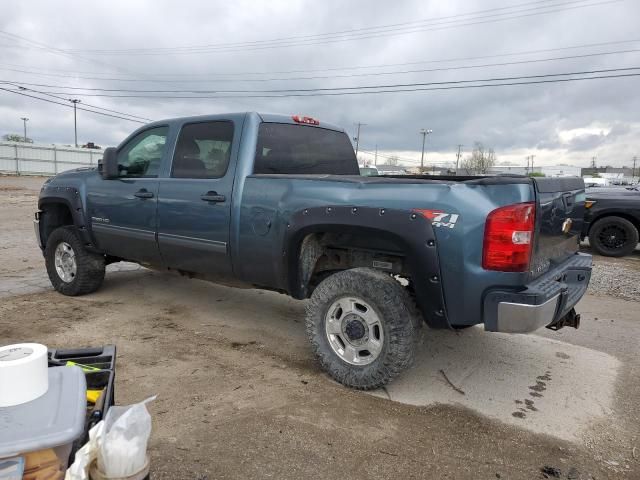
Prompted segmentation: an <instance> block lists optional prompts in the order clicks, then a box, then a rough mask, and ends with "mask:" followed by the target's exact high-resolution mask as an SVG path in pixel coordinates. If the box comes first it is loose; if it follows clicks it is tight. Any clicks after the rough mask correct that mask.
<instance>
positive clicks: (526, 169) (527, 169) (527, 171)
mask: <svg viewBox="0 0 640 480" xmlns="http://www.w3.org/2000/svg"><path fill="white" fill-rule="evenodd" d="M524 171H525V175H529V155H527V166H526V168H525V169H524Z"/></svg>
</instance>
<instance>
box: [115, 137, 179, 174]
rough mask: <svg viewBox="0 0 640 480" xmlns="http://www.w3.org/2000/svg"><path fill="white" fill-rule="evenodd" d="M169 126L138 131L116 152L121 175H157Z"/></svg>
mask: <svg viewBox="0 0 640 480" xmlns="http://www.w3.org/2000/svg"><path fill="white" fill-rule="evenodd" d="M168 132H169V127H156V128H150V129H149V130H145V131H144V132H140V133H139V134H138V135H136V136H135V137H133V138H132V139H131V140H130V141H129V143H127V144H126V145H125V146H124V148H122V149H121V150H120V151H119V152H118V172H119V174H120V176H121V177H128V178H132V177H133V178H139V177H157V176H158V171H159V170H160V162H161V161H162V155H163V154H164V149H165V145H166V143H167V133H168Z"/></svg>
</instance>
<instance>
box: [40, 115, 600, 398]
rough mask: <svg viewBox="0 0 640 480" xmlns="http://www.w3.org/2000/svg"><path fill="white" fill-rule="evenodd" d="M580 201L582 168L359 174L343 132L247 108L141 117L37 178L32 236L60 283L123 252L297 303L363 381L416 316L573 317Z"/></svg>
mask: <svg viewBox="0 0 640 480" xmlns="http://www.w3.org/2000/svg"><path fill="white" fill-rule="evenodd" d="M584 195H585V194H584V183H583V181H582V179H580V178H561V179H555V178H554V179H551V178H529V177H523V176H510V177H461V176H457V177H456V176H454V177H447V176H441V177H437V176H409V175H402V176H397V177H394V176H362V175H360V174H359V171H358V162H357V159H356V156H355V154H354V151H353V147H352V145H351V142H350V140H349V137H348V136H347V134H346V133H345V132H344V130H342V129H340V128H338V127H335V126H332V125H330V124H327V123H324V122H320V121H318V120H316V119H313V118H310V117H303V116H297V115H294V116H283V115H270V114H258V113H254V112H250V113H238V114H229V115H211V116H201V117H191V118H178V119H171V120H165V121H159V122H154V123H151V124H149V125H146V126H144V127H142V128H140V129H139V130H137V131H135V132H133V133H132V134H131V135H130V136H129V137H128V138H127V139H125V140H124V141H123V142H122V143H121V144H120V146H118V147H117V148H109V149H107V150H106V151H105V153H104V158H103V160H102V163H101V165H100V166H99V167H98V168H94V169H84V170H75V171H70V172H65V173H62V174H59V175H57V176H56V177H53V178H52V179H50V180H48V181H47V182H46V183H45V184H44V186H43V187H42V191H41V192H40V197H39V202H38V207H39V210H38V212H37V213H36V219H35V231H36V235H37V238H38V242H39V245H40V247H41V248H42V251H43V253H44V257H45V260H46V267H47V272H48V275H49V278H50V280H51V283H52V285H53V287H54V288H55V289H56V290H57V291H59V292H60V293H62V294H65V295H82V294H88V293H91V292H94V291H96V290H97V289H98V288H99V287H100V285H101V284H102V282H103V279H104V276H105V265H107V264H109V263H113V262H118V261H131V262H137V263H139V264H141V265H144V266H147V267H149V268H154V269H160V270H165V271H174V272H179V273H181V274H183V275H187V276H189V277H196V278H201V279H206V280H211V281H214V282H218V283H222V284H226V285H232V286H241V287H248V288H260V289H268V290H274V291H277V292H281V293H283V294H287V295H290V296H292V297H293V298H296V299H299V300H305V299H308V302H307V307H306V326H307V332H308V337H309V340H310V343H311V346H312V349H313V351H314V353H315V355H316V357H317V358H318V360H319V362H320V364H321V366H322V367H323V368H324V369H325V370H326V371H327V372H328V373H329V374H330V375H331V376H332V377H333V378H334V379H336V380H337V381H339V382H342V383H343V384H345V385H348V386H351V387H354V388H359V389H371V388H377V387H380V386H382V385H384V384H386V383H387V382H389V381H390V380H391V379H392V378H394V377H396V376H397V375H399V374H400V373H401V372H402V371H403V370H404V369H406V368H407V367H408V366H409V365H410V364H411V362H412V359H413V357H414V353H415V350H416V348H417V339H418V332H419V330H420V328H421V327H422V325H423V323H425V322H426V324H427V325H428V326H429V327H431V328H441V329H458V328H465V327H469V326H472V325H476V324H483V325H484V328H485V330H487V331H491V332H511V333H526V332H531V331H534V330H536V329H538V328H541V327H544V326H547V327H549V328H552V329H558V328H561V327H563V326H572V327H576V328H577V327H578V325H579V315H577V314H576V313H575V310H574V308H573V307H574V305H575V304H576V303H577V302H578V300H579V299H580V298H581V296H582V295H583V294H584V292H585V291H586V289H587V285H588V283H589V279H590V274H591V256H590V255H587V254H582V253H579V252H578V240H579V237H580V232H581V230H582V221H583V215H584V199H585V197H584Z"/></svg>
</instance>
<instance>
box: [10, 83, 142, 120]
mask: <svg viewBox="0 0 640 480" xmlns="http://www.w3.org/2000/svg"><path fill="white" fill-rule="evenodd" d="M0 83H2V82H0ZM15 86H17V87H18V88H19V89H20V90H23V91H28V92H33V93H39V94H41V95H46V96H48V97H52V98H57V99H58V100H65V101H69V99H68V98H64V97H60V96H58V95H54V94H52V93H49V92H43V91H41V90H34V89H32V88H26V87H22V86H20V85H15ZM83 105H86V106H87V107H90V108H97V109H98V110H104V111H105V112H111V113H117V114H118V115H125V116H127V117H133V118H138V119H140V120H146V121H148V122H152V121H153V120H152V119H150V118H147V117H141V116H139V115H133V114H131V113H125V112H120V111H118V110H111V109H109V108H104V107H99V106H98V105H92V104H89V103H86V102H83Z"/></svg>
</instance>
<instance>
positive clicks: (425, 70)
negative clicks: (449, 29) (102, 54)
mask: <svg viewBox="0 0 640 480" xmlns="http://www.w3.org/2000/svg"><path fill="white" fill-rule="evenodd" d="M637 52H640V49H638V48H636V49H628V50H616V51H611V52H597V53H586V54H581V55H567V56H562V57H551V58H540V59H530V60H517V61H511V62H500V63H487V64H480V65H459V66H451V67H439V68H427V69H413V70H404V71H395V72H368V73H351V74H343V75H322V76H310V77H289V78H259V79H257V78H253V79H252V78H245V79H209V80H187V81H186V83H195V82H200V83H212V82H216V83H217V82H223V83H224V82H234V83H235V82H277V81H296V80H319V79H335V78H354V77H369V76H381V75H406V74H413V73H428V72H441V71H451V70H468V69H474V68H488V67H503V66H511V65H524V64H532V63H542V62H550V61H558V60H573V59H580V58H591V57H599V56H605V55H617V54H625V53H637ZM0 70H7V71H12V72H18V73H27V74H30V75H39V76H53V77H63V78H77V79H83V80H102V81H124V82H148V83H184V81H182V80H154V79H149V80H147V79H126V80H125V79H117V78H115V79H114V78H99V77H81V76H77V75H64V74H47V73H41V72H33V71H27V70H20V69H12V68H2V67H0ZM25 85H28V83H25ZM31 85H35V86H44V85H42V84H33V83H32V84H31ZM59 88H69V89H83V88H82V87H65V86H59ZM96 90H102V89H96ZM113 91H115V90H113Z"/></svg>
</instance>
